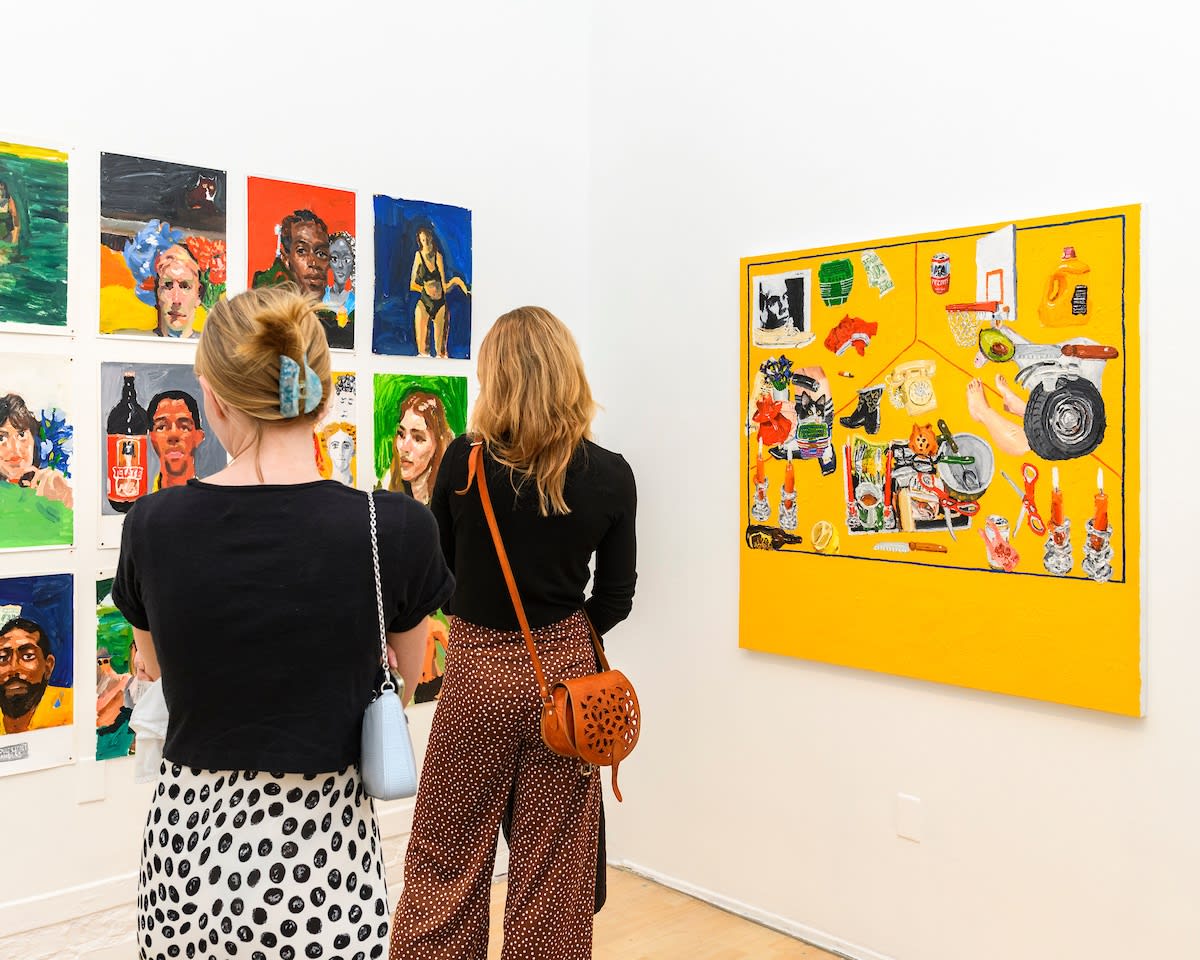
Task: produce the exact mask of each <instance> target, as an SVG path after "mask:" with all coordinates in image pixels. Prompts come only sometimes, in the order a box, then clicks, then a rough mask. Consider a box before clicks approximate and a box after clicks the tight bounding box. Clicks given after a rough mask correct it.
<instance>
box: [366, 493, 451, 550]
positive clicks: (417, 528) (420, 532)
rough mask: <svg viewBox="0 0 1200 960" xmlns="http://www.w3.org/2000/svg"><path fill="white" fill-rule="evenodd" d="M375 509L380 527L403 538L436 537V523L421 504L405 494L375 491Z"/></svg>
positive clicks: (430, 513) (426, 508)
mask: <svg viewBox="0 0 1200 960" xmlns="http://www.w3.org/2000/svg"><path fill="white" fill-rule="evenodd" d="M375 507H376V510H377V511H378V513H379V522H380V525H381V527H383V528H385V529H388V530H390V531H392V532H393V533H395V534H397V535H399V536H404V537H414V536H415V537H428V538H430V539H435V538H436V537H437V521H436V520H435V519H434V518H433V513H432V512H431V511H430V509H429V508H428V507H427V506H425V505H424V504H423V503H419V502H418V501H417V500H415V499H414V498H413V497H411V496H409V495H408V494H407V493H401V492H399V491H391V490H376V491H375Z"/></svg>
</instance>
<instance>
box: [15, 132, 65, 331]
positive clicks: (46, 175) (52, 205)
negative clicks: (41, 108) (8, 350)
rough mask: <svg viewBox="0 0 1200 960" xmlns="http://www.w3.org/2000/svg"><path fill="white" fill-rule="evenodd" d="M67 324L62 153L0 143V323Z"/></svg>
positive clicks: (34, 326) (35, 326) (17, 326)
mask: <svg viewBox="0 0 1200 960" xmlns="http://www.w3.org/2000/svg"><path fill="white" fill-rule="evenodd" d="M10 324H11V325H12V326H9V329H20V328H28V329H30V330H31V331H36V330H37V329H38V328H39V327H41V328H46V327H65V326H66V325H67V155H66V154H65V153H60V152H59V151H57V150H50V149H48V148H46V147H32V146H24V145H22V144H17V143H6V142H3V141H0V326H8V325H10Z"/></svg>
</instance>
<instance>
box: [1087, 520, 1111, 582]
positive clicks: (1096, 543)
mask: <svg viewBox="0 0 1200 960" xmlns="http://www.w3.org/2000/svg"><path fill="white" fill-rule="evenodd" d="M1111 540H1112V527H1111V526H1109V527H1108V528H1107V529H1105V530H1097V529H1096V525H1095V523H1094V522H1093V521H1091V520H1089V521H1088V522H1087V536H1086V537H1085V538H1084V541H1083V564H1082V566H1083V572H1084V573H1086V574H1087V575H1088V576H1089V577H1091V578H1092V579H1093V580H1095V581H1096V582H1097V583H1106V582H1108V581H1109V580H1111V579H1112V572H1113V570H1112V563H1111V561H1112V555H1113V550H1112V544H1111V542H1110V541H1111Z"/></svg>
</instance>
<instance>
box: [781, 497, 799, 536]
mask: <svg viewBox="0 0 1200 960" xmlns="http://www.w3.org/2000/svg"><path fill="white" fill-rule="evenodd" d="M796 525H797V521H796V491H795V490H793V491H792V492H791V493H788V492H787V491H786V490H784V491H783V494H782V496H780V498H779V529H780V530H788V531H791V530H795V529H796Z"/></svg>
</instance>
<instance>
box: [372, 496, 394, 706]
mask: <svg viewBox="0 0 1200 960" xmlns="http://www.w3.org/2000/svg"><path fill="white" fill-rule="evenodd" d="M367 505H368V506H370V508H371V564H372V565H373V566H374V568H375V606H376V608H377V609H378V610H379V665H380V666H381V667H383V678H384V679H383V684H382V685H381V686H380V687H379V692H380V693H383V692H384V691H385V690H395V689H396V685H395V684H394V683H393V682H392V671H391V670H389V669H388V659H387V627H386V625H385V624H384V620H383V583H382V582H381V581H380V579H379V528H378V526H377V524H376V522H375V494H374V493H373V492H370V493H368V494H367Z"/></svg>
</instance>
